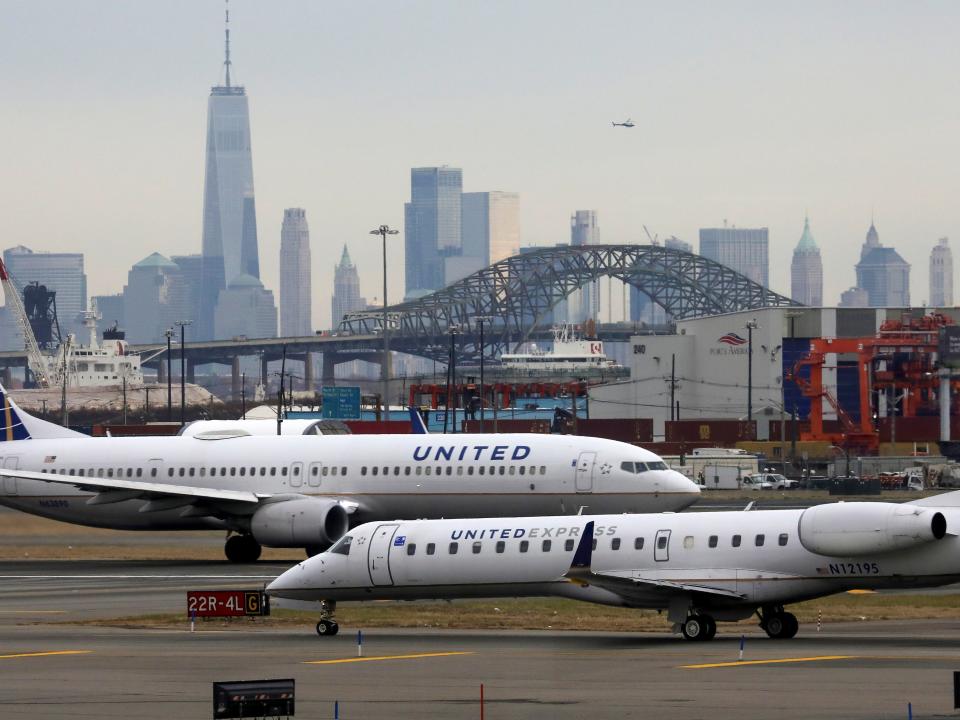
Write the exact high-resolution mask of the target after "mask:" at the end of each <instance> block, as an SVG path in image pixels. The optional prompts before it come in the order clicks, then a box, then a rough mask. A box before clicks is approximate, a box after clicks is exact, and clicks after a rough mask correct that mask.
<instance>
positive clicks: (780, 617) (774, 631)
mask: <svg viewBox="0 0 960 720" xmlns="http://www.w3.org/2000/svg"><path fill="white" fill-rule="evenodd" d="M786 615H787V613H779V612H777V613H772V614H771V615H770V616H769V617H767V618H766V619H764V621H763V624H762V627H763V629H764V630H766V632H767V635H769V636H770V637H772V638H774V639H776V640H779V639H780V638H783V637H785V635H784V631H785V630H786V629H787V622H788V621H787V619H786Z"/></svg>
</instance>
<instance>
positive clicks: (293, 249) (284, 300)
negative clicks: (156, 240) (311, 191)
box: [280, 208, 313, 337]
mask: <svg viewBox="0 0 960 720" xmlns="http://www.w3.org/2000/svg"><path fill="white" fill-rule="evenodd" d="M310 275H311V273H310V227H309V226H308V225H307V211H306V210H304V209H303V208H287V209H286V210H284V211H283V225H282V226H281V227H280V334H281V335H282V336H284V337H302V336H304V335H310V334H311V333H312V332H313V322H312V320H311V315H310V303H311V297H312V293H311V285H310Z"/></svg>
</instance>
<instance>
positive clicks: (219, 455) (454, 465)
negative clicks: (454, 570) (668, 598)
mask: <svg viewBox="0 0 960 720" xmlns="http://www.w3.org/2000/svg"><path fill="white" fill-rule="evenodd" d="M625 461H629V462H631V463H632V462H634V461H647V462H653V461H659V458H658V457H657V456H656V455H654V454H653V453H650V452H648V451H646V450H643V449H641V448H636V447H634V446H631V445H627V444H625V443H619V442H615V441H610V440H602V439H596V438H585V437H573V436H549V435H540V436H538V435H528V434H524V435H446V436H440V435H363V436H344V435H336V436H279V437H278V436H252V437H232V438H226V439H216V440H210V439H199V438H192V437H173V438H170V437H158V438H149V437H148V438H86V439H79V438H63V439H53V440H41V439H30V440H22V441H13V442H3V443H0V468H2V469H4V470H6V471H17V472H21V473H22V472H24V471H25V472H26V473H27V474H30V473H43V474H47V473H52V474H55V475H57V476H58V477H61V478H62V477H65V476H69V477H70V478H71V479H73V478H75V479H76V483H77V484H78V485H82V484H83V481H84V478H89V479H90V481H91V483H92V482H94V481H95V480H104V481H111V480H125V481H133V482H140V483H164V484H169V485H176V486H188V487H198V488H229V489H230V490H238V491H249V492H251V493H256V494H257V495H258V496H264V497H266V496H270V495H275V496H278V497H283V496H285V495H286V496H290V495H294V496H307V497H323V498H333V499H334V500H337V501H341V502H343V503H344V504H345V505H346V506H347V507H349V508H350V509H351V510H352V511H354V512H353V515H352V516H351V524H359V523H363V522H366V521H368V520H372V519H378V518H391V519H392V518H401V517H408V518H417V517H443V516H459V517H481V516H487V515H493V514H496V513H500V512H507V513H509V514H515V515H516V514H531V515H536V514H548V513H550V514H554V513H563V512H568V513H574V512H577V510H578V509H579V508H580V507H581V506H583V507H584V508H585V509H584V512H586V513H600V512H654V511H663V510H681V509H683V508H685V507H687V506H688V505H690V504H692V503H693V502H695V501H696V500H697V499H698V497H699V489H698V487H697V486H696V485H695V484H693V483H691V482H689V481H688V480H687V479H686V478H683V476H681V475H680V474H679V473H676V472H674V471H672V470H667V469H663V470H648V471H646V472H643V473H634V472H625V471H623V470H622V469H621V464H622V463H623V462H625ZM81 476H83V477H81ZM96 495H97V492H96V490H95V489H93V488H88V489H78V488H75V487H72V486H70V485H68V484H63V483H62V482H60V483H52V482H44V481H42V480H39V479H31V478H28V477H23V476H22V475H21V476H20V477H11V476H9V475H5V476H4V477H2V478H0V504H3V505H7V506H9V507H12V508H16V509H18V510H22V511H25V512H29V513H33V514H36V515H42V516H44V517H49V518H53V519H56V520H62V521H66V522H72V523H80V524H84V525H91V526H98V527H108V528H116V529H126V530H161V529H213V528H229V527H231V525H230V521H229V520H225V519H223V518H222V517H218V515H222V514H223V513H214V514H211V515H199V514H196V513H185V512H184V507H183V505H184V504H183V503H180V504H179V505H178V506H177V507H173V508H171V509H166V510H165V509H163V507H162V505H161V506H159V507H157V506H156V504H155V506H154V507H150V508H146V507H144V499H143V497H136V496H135V493H133V494H132V495H133V496H132V497H131V499H128V500H124V501H115V500H116V499H115V498H114V499H112V500H111V501H110V502H103V503H100V504H97V503H96V502H95V501H92V498H94V497H95V496H96ZM240 514H241V515H242V514H243V513H242V512H241V513H240Z"/></svg>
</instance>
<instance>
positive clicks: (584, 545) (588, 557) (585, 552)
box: [570, 520, 593, 570]
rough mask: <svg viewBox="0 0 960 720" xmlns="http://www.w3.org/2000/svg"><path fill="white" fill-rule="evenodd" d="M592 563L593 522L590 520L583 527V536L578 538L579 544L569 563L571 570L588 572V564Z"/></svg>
mask: <svg viewBox="0 0 960 720" xmlns="http://www.w3.org/2000/svg"><path fill="white" fill-rule="evenodd" d="M592 561H593V520H590V521H589V522H588V523H587V524H586V525H584V526H583V534H582V535H581V536H580V543H579V544H578V545H577V551H576V552H575V553H574V554H573V562H571V563H570V569H571V570H589V569H590V563H591V562H592Z"/></svg>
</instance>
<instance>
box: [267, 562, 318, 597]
mask: <svg viewBox="0 0 960 720" xmlns="http://www.w3.org/2000/svg"><path fill="white" fill-rule="evenodd" d="M306 565H307V563H306V562H302V563H298V564H297V565H294V566H293V567H292V568H290V569H289V570H287V571H285V572H283V573H281V574H280V575H279V576H278V577H277V578H276V579H274V581H273V582H271V583H270V584H269V585H267V594H268V595H273V596H276V597H293V595H290V593H296V592H297V591H298V590H300V589H302V588H303V587H304V586H305V585H306V584H307V583H306V579H307V578H308V577H309V576H310V575H311V573H310V572H309V571H308V570H307V568H306Z"/></svg>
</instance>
